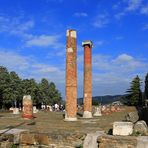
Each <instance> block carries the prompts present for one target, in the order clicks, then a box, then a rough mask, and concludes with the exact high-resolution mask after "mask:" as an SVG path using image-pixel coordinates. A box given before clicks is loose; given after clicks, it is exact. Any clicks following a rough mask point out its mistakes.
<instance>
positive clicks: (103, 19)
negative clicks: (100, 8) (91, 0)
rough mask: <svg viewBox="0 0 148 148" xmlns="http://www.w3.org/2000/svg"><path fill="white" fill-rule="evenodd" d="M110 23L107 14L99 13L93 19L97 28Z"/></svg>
mask: <svg viewBox="0 0 148 148" xmlns="http://www.w3.org/2000/svg"><path fill="white" fill-rule="evenodd" d="M108 23H109V19H108V16H107V14H100V15H97V16H96V17H95V19H94V21H93V26H94V27H97V28H102V27H105V26H106V25H107V24H108Z"/></svg>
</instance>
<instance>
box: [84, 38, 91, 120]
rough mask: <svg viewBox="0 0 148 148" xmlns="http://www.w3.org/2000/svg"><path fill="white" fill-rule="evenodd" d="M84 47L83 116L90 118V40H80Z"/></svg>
mask: <svg viewBox="0 0 148 148" xmlns="http://www.w3.org/2000/svg"><path fill="white" fill-rule="evenodd" d="M82 46H83V47H84V94H83V95H84V96H83V97H84V113H83V118H92V42H91V41H84V42H82Z"/></svg>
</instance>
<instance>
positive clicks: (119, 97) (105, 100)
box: [77, 95, 125, 105]
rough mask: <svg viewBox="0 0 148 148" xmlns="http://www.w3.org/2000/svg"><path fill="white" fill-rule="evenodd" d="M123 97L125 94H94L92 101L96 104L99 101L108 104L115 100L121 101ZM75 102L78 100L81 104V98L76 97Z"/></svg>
mask: <svg viewBox="0 0 148 148" xmlns="http://www.w3.org/2000/svg"><path fill="white" fill-rule="evenodd" d="M123 97H125V95H114V96H112V95H106V96H95V97H93V98H92V103H93V104H96V105H97V104H99V103H101V104H110V103H112V102H115V101H121V102H122V99H123ZM77 102H78V104H82V103H83V98H78V99H77Z"/></svg>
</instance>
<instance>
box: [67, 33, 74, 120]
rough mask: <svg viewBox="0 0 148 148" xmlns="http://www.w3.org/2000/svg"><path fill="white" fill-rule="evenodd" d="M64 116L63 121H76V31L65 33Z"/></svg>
mask: <svg viewBox="0 0 148 148" xmlns="http://www.w3.org/2000/svg"><path fill="white" fill-rule="evenodd" d="M66 38H67V41H66V93H65V94H66V114H65V121H76V120H77V116H76V115H77V64H76V59H77V48H76V31H74V30H67V33H66Z"/></svg>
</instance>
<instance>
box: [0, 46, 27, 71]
mask: <svg viewBox="0 0 148 148" xmlns="http://www.w3.org/2000/svg"><path fill="white" fill-rule="evenodd" d="M0 50H1V51H0V65H3V66H6V67H8V68H9V69H13V68H14V69H15V70H25V69H26V68H28V66H29V63H28V62H27V61H28V59H29V58H28V57H23V56H20V55H18V54H16V53H13V52H7V51H5V50H3V49H0Z"/></svg>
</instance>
